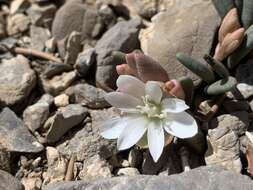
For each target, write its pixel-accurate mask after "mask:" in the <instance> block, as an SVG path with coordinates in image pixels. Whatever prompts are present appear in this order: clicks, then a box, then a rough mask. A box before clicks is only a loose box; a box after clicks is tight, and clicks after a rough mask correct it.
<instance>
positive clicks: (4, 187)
mask: <svg viewBox="0 0 253 190" xmlns="http://www.w3.org/2000/svg"><path fill="white" fill-rule="evenodd" d="M0 189H1V190H24V189H25V188H24V186H23V185H22V184H21V183H20V182H19V181H18V180H17V179H16V178H14V177H13V176H12V175H11V174H9V173H7V172H5V171H3V170H0Z"/></svg>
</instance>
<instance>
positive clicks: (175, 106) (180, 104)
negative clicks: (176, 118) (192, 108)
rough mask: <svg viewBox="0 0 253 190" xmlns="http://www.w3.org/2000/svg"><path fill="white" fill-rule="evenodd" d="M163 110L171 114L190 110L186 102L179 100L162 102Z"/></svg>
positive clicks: (166, 99) (167, 99) (164, 100)
mask: <svg viewBox="0 0 253 190" xmlns="http://www.w3.org/2000/svg"><path fill="white" fill-rule="evenodd" d="M161 105H162V110H163V111H164V112H169V113H179V112H183V111H185V110H187V109H189V106H187V105H186V104H185V101H184V100H181V99H178V98H165V99H163V100H162V103H161Z"/></svg>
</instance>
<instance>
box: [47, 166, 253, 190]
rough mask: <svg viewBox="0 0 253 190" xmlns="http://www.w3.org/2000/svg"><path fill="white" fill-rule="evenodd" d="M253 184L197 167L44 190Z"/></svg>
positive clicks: (212, 189) (232, 189) (199, 189)
mask: <svg viewBox="0 0 253 190" xmlns="http://www.w3.org/2000/svg"><path fill="white" fill-rule="evenodd" d="M252 188H253V182H252V181H251V179H250V178H249V177H247V176H243V175H241V174H236V173H234V172H231V171H226V170H225V169H223V168H221V167H200V168H198V169H194V170H191V171H189V172H184V173H182V174H179V175H171V176H141V175H140V176H133V177H117V178H105V179H97V180H93V181H76V182H61V183H56V184H52V185H49V186H48V187H46V188H45V189H44V190H74V189H78V190H85V189H89V190H99V189H103V190H111V189H113V190H122V189H127V190H144V189H145V190H154V189H156V190H174V189H177V190H179V189H180V190H192V189H194V190H203V189H205V190H217V189H222V190H238V189H243V190H251V189H252Z"/></svg>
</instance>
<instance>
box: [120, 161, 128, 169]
mask: <svg viewBox="0 0 253 190" xmlns="http://www.w3.org/2000/svg"><path fill="white" fill-rule="evenodd" d="M121 166H122V167H123V168H127V167H129V166H130V164H129V162H128V160H121Z"/></svg>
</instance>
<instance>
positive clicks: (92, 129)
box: [57, 108, 118, 161]
mask: <svg viewBox="0 0 253 190" xmlns="http://www.w3.org/2000/svg"><path fill="white" fill-rule="evenodd" d="M90 115H91V118H92V123H87V124H86V125H85V126H83V127H82V128H81V129H79V130H78V131H76V132H75V133H74V134H70V135H68V136H67V138H68V139H69V140H68V141H63V142H61V143H59V144H58V145H57V149H58V150H59V152H60V153H61V154H63V155H66V156H68V157H69V156H70V155H71V154H75V155H76V158H77V161H84V160H87V159H89V158H91V157H93V156H95V155H97V154H99V155H100V156H101V158H103V159H108V158H109V157H111V156H112V155H113V154H115V153H116V142H115V141H108V140H106V139H104V138H103V137H102V136H101V135H100V132H99V129H100V127H101V125H102V124H103V122H104V121H107V120H108V119H110V118H112V117H116V116H118V114H117V113H116V112H115V111H114V109H113V108H110V109H105V110H90Z"/></svg>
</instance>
